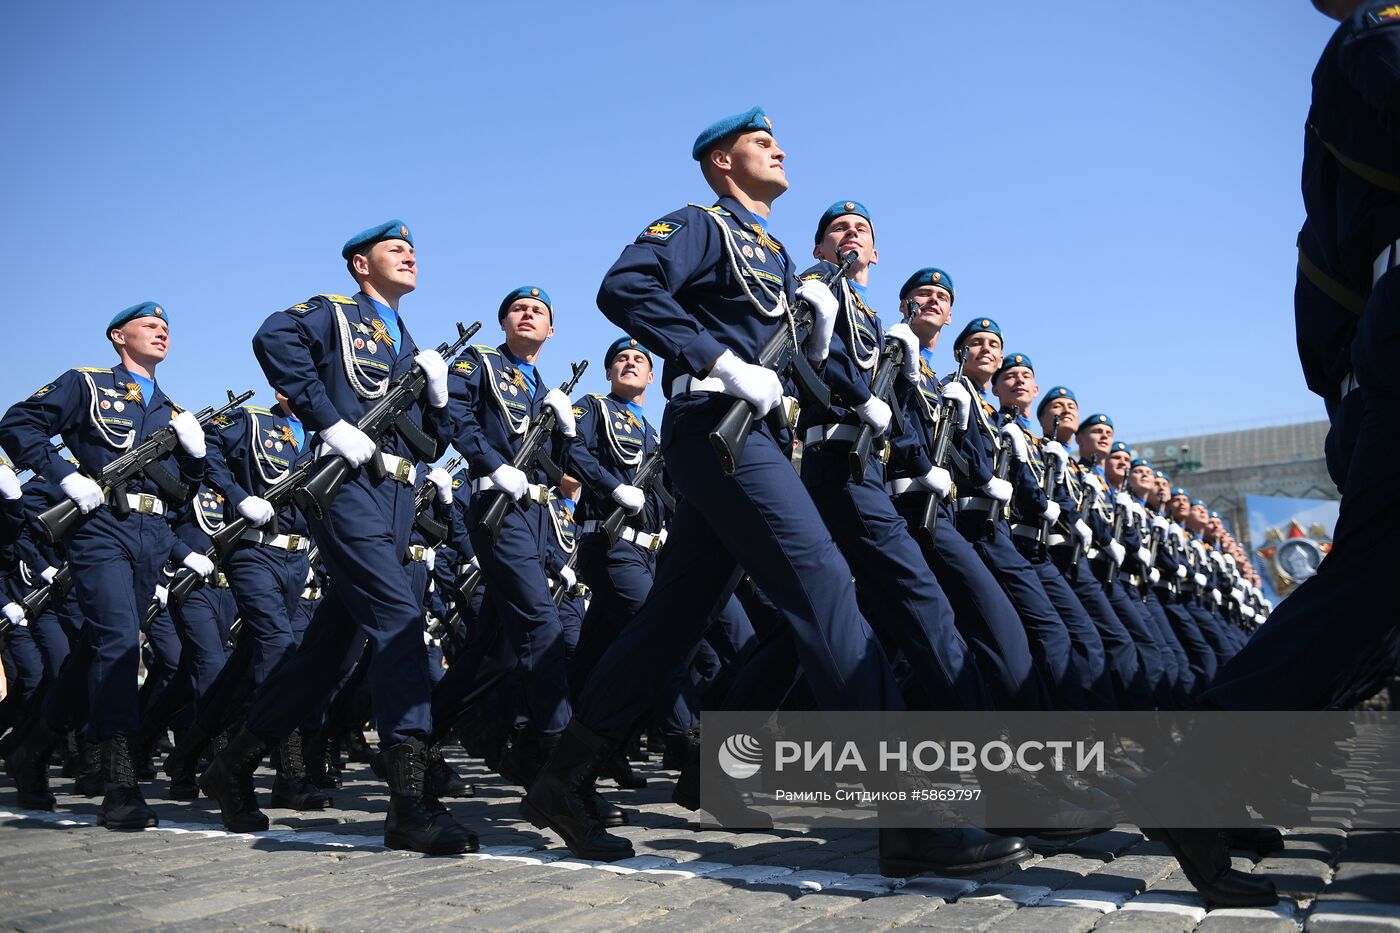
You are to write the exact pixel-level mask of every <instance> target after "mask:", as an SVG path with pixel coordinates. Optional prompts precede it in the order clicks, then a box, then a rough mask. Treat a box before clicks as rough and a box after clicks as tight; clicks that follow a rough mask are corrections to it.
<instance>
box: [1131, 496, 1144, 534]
mask: <svg viewBox="0 0 1400 933" xmlns="http://www.w3.org/2000/svg"><path fill="white" fill-rule="evenodd" d="M1128 511H1129V512H1131V513H1132V516H1133V518H1134V519H1135V520H1136V521H1137V523H1138V525H1139V526H1140V527H1144V528H1145V527H1147V509H1144V508H1143V507H1142V503H1140V502H1138V501H1137V500H1136V499H1134V500H1133V501H1132V502H1130V503H1129V504H1128Z"/></svg>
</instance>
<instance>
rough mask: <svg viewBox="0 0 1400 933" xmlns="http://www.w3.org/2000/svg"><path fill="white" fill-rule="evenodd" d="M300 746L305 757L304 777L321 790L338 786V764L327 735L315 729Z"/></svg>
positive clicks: (339, 783)
mask: <svg viewBox="0 0 1400 933" xmlns="http://www.w3.org/2000/svg"><path fill="white" fill-rule="evenodd" d="M302 746H303V748H302V752H303V757H304V758H305V759H306V779H307V780H308V781H310V782H311V783H312V784H314V785H316V786H317V787H319V788H321V789H322V790H335V789H337V788H339V787H340V785H341V780H340V764H339V762H337V761H336V760H335V756H334V754H333V753H332V751H331V749H332V748H333V747H334V744H333V743H332V742H331V741H330V739H329V737H327V736H326V734H325V733H324V732H322V731H316V732H313V733H311V734H310V735H308V736H306V739H305V741H304V742H302Z"/></svg>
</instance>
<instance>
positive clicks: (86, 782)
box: [73, 734, 106, 797]
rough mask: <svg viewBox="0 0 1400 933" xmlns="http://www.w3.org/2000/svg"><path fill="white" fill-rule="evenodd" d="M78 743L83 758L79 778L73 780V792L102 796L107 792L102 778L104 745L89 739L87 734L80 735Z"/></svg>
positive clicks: (85, 795) (87, 795)
mask: <svg viewBox="0 0 1400 933" xmlns="http://www.w3.org/2000/svg"><path fill="white" fill-rule="evenodd" d="M78 743H79V744H78V747H79V749H80V750H81V752H82V755H83V760H82V763H81V764H80V765H78V778H77V780H75V781H74V782H73V793H75V794H78V795H79V796H82V797H101V796H102V795H103V794H105V793H106V787H105V782H104V780H103V778H102V745H101V743H99V742H94V741H92V739H89V738H88V737H87V735H86V734H84V735H82V736H80V737H79V740H78Z"/></svg>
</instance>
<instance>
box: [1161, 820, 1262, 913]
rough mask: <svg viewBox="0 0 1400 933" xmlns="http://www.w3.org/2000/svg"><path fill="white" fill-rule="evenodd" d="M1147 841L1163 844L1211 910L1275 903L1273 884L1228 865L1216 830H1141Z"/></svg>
mask: <svg viewBox="0 0 1400 933" xmlns="http://www.w3.org/2000/svg"><path fill="white" fill-rule="evenodd" d="M1143 834H1144V835H1145V836H1147V838H1148V839H1154V840H1156V841H1158V842H1162V843H1165V844H1166V846H1167V848H1168V849H1170V850H1171V853H1172V855H1175V856H1176V860H1177V861H1178V862H1180V863H1181V870H1182V871H1183V872H1184V873H1185V875H1186V880H1187V881H1190V882H1191V884H1192V885H1194V886H1195V888H1196V890H1197V891H1199V892H1200V893H1201V896H1202V897H1204V898H1205V899H1206V900H1207V901H1209V902H1210V904H1211V906H1213V907H1268V906H1271V905H1273V904H1277V903H1278V891H1277V890H1276V889H1275V888H1274V883H1273V882H1272V881H1270V880H1269V879H1268V878H1265V877H1262V876H1260V875H1250V874H1246V873H1244V872H1242V871H1237V870H1235V869H1234V868H1232V867H1231V865H1230V850H1229V849H1228V848H1227V847H1226V844H1225V835H1224V833H1222V832H1221V831H1220V830H1218V829H1143Z"/></svg>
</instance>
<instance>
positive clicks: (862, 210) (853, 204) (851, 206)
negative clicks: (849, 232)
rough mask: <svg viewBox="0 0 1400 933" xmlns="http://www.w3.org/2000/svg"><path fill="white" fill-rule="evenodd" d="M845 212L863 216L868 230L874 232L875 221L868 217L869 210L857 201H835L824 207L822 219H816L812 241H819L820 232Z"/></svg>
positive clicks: (824, 231)
mask: <svg viewBox="0 0 1400 933" xmlns="http://www.w3.org/2000/svg"><path fill="white" fill-rule="evenodd" d="M847 214H854V215H856V216H857V217H864V218H865V220H866V222H867V223H869V224H870V232H871V233H872V234H873V233H874V232H875V221H873V220H871V219H870V211H869V210H867V209H866V207H865V205H864V204H862V203H860V202H859V201H837V202H836V203H835V204H833V205H831V206H830V207H828V208H827V209H826V212H825V213H823V214H822V219H821V220H819V221H817V235H816V236H815V237H813V238H812V242H814V243H820V242H821V241H822V234H823V233H826V228H827V227H829V226H831V222H832V221H833V220H835V219H836V218H837V217H844V216H846V215H847Z"/></svg>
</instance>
